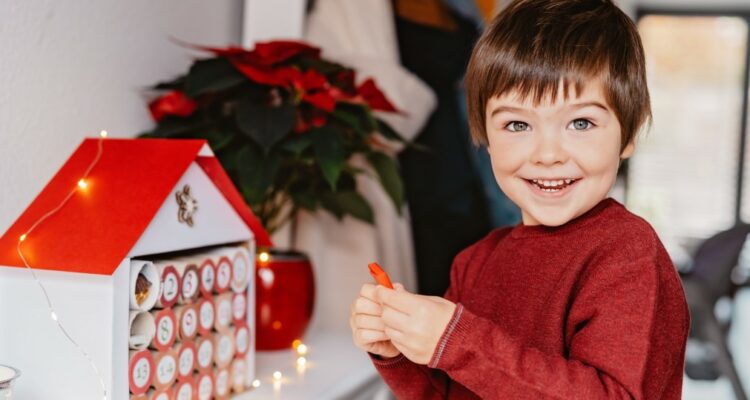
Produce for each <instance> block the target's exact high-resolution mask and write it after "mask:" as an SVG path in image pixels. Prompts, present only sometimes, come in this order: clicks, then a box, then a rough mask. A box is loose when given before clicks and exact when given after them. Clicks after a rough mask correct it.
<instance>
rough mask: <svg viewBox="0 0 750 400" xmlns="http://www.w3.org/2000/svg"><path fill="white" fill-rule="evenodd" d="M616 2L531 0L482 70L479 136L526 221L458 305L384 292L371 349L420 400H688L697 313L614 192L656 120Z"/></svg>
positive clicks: (365, 345) (494, 237)
mask: <svg viewBox="0 0 750 400" xmlns="http://www.w3.org/2000/svg"><path fill="white" fill-rule="evenodd" d="M644 64H645V63H644V54H643V48H642V45H641V41H640V38H639V36H638V33H637V30H636V27H635V26H634V24H633V22H632V21H631V20H630V19H629V18H628V17H627V16H626V15H625V14H623V13H622V12H621V11H620V10H619V9H618V8H617V7H616V6H615V5H614V4H613V3H612V2H611V1H610V0H517V1H515V2H513V3H511V4H510V5H509V6H508V7H507V8H506V9H505V10H504V11H503V12H502V13H501V14H500V15H498V17H496V18H495V20H494V21H493V22H492V24H491V25H490V26H489V27H488V28H487V30H486V31H485V33H484V34H483V36H482V37H481V38H480V40H479V41H478V43H477V44H476V47H475V49H474V52H473V54H472V56H471V60H470V63H469V67H468V70H467V75H466V86H467V98H468V105H469V123H470V127H471V132H472V136H473V138H474V140H475V141H476V142H478V143H481V144H484V145H486V146H487V150H488V151H489V154H490V158H491V160H492V166H493V171H494V174H495V177H496V180H497V183H498V185H499V186H500V188H501V189H502V190H503V191H504V192H505V194H507V195H508V197H509V198H510V199H511V200H512V201H513V202H514V203H516V204H517V205H518V206H519V207H520V208H521V210H522V219H523V222H522V223H521V224H519V225H517V226H514V227H508V228H501V229H498V230H495V231H493V232H492V233H490V234H489V235H488V236H487V237H485V238H484V239H482V240H480V241H479V242H478V243H476V244H474V245H472V246H471V247H469V248H467V249H466V250H464V251H463V252H461V253H460V254H459V255H458V256H457V257H456V259H455V261H454V264H453V267H452V270H451V286H450V288H449V289H448V291H447V293H446V294H445V298H441V297H428V296H420V295H417V294H412V293H409V292H407V291H405V290H404V289H403V287H402V286H400V285H397V286H396V289H395V290H390V289H386V288H384V287H375V286H374V285H370V284H366V285H364V286H363V287H362V290H361V292H360V296H359V297H358V298H357V299H356V300H355V301H354V303H353V304H352V315H351V320H350V322H351V327H352V334H353V338H354V342H355V344H356V345H357V346H359V347H360V348H362V349H363V350H365V351H368V352H369V353H370V354H371V355H372V358H373V362H374V364H375V366H376V368H377V369H378V371H379V373H380V374H381V376H382V377H383V379H384V380H385V382H386V383H387V384H388V385H389V386H390V387H391V389H392V390H393V392H394V393H395V394H396V396H397V397H398V398H402V399H432V398H449V399H476V398H483V399H517V398H521V399H528V398H533V399H538V398H554V399H574V398H575V399H624V398H628V399H649V400H650V399H679V398H680V397H681V389H682V376H683V366H684V353H685V344H686V341H687V334H688V328H689V324H690V316H689V313H688V309H687V304H686V301H685V296H684V292H683V290H682V286H681V283H680V280H679V276H678V274H677V272H676V270H675V268H674V265H673V264H672V262H671V260H670V259H669V256H668V254H667V252H666V251H665V249H664V246H663V245H662V243H661V242H660V240H659V238H658V237H657V235H656V233H655V232H654V230H653V229H652V227H651V226H650V225H649V224H648V223H647V222H646V221H645V220H643V219H641V218H640V217H638V216H636V215H634V214H632V213H630V212H629V211H628V210H627V209H625V207H624V206H622V205H621V204H620V203H618V202H617V201H616V200H614V199H612V198H609V197H607V196H608V193H609V191H610V189H611V188H612V186H613V185H614V182H615V178H616V175H617V170H618V168H619V165H620V163H621V161H622V160H623V159H625V158H628V157H629V156H630V155H631V154H632V153H633V151H634V149H635V142H636V135H637V133H638V131H639V130H640V129H641V127H642V126H643V125H644V123H646V121H648V120H649V118H650V102H649V95H648V89H647V86H646V78H645V65H644Z"/></svg>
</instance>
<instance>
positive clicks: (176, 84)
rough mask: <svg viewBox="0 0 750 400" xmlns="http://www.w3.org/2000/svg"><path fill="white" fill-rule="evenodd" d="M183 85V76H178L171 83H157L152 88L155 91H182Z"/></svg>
mask: <svg viewBox="0 0 750 400" xmlns="http://www.w3.org/2000/svg"><path fill="white" fill-rule="evenodd" d="M184 85H185V76H180V77H177V78H175V79H172V80H171V81H164V82H159V83H157V84H156V85H154V86H153V88H154V89H156V90H182V87H183V86H184Z"/></svg>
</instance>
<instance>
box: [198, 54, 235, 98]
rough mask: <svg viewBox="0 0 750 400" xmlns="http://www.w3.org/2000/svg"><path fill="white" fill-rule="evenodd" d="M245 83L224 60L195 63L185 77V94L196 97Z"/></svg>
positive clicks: (230, 64)
mask: <svg viewBox="0 0 750 400" xmlns="http://www.w3.org/2000/svg"><path fill="white" fill-rule="evenodd" d="M245 81H247V78H245V75H242V73H240V72H239V71H237V69H236V68H235V67H234V65H232V63H231V62H229V61H228V60H227V59H225V58H209V59H206V60H198V61H196V62H195V63H194V64H193V66H192V67H190V71H189V72H188V74H187V76H186V77H185V94H187V95H188V96H189V97H193V98H194V97H196V96H198V95H200V94H203V93H207V92H217V91H220V90H224V89H228V88H230V87H232V86H235V85H239V84H240V83H242V82H245Z"/></svg>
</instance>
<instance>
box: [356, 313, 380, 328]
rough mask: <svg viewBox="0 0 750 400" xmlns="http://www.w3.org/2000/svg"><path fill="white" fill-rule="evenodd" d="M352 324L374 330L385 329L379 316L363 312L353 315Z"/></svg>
mask: <svg viewBox="0 0 750 400" xmlns="http://www.w3.org/2000/svg"><path fill="white" fill-rule="evenodd" d="M354 326H355V327H356V328H357V329H372V330H375V331H382V330H383V329H385V323H383V320H382V319H381V318H380V317H374V316H372V315H365V314H356V315H355V316H354Z"/></svg>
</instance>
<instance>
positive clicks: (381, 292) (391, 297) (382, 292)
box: [375, 286, 418, 314]
mask: <svg viewBox="0 0 750 400" xmlns="http://www.w3.org/2000/svg"><path fill="white" fill-rule="evenodd" d="M375 291H376V295H377V300H379V301H380V303H381V304H383V305H387V306H389V307H391V308H395V309H397V310H399V311H401V312H403V313H404V314H411V312H410V310H412V309H413V308H414V307H416V306H417V305H418V302H417V299H418V298H417V295H415V294H411V293H409V292H407V291H396V290H392V289H388V288H386V287H382V286H379V287H377V288H376V289H375Z"/></svg>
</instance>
